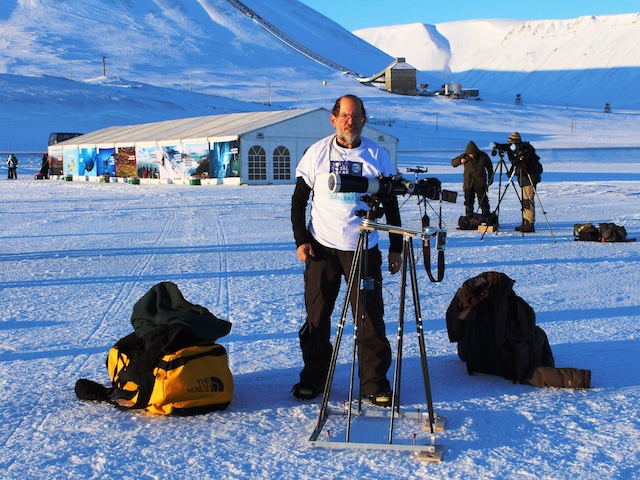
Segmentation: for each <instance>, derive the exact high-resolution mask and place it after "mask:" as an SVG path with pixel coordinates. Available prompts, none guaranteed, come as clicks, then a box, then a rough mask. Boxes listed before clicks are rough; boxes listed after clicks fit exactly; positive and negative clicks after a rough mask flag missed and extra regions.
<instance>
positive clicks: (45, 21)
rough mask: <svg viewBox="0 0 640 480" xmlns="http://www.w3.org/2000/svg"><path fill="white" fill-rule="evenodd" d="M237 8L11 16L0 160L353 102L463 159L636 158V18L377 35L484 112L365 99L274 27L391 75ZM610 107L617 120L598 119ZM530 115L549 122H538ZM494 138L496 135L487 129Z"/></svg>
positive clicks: (355, 45)
mask: <svg viewBox="0 0 640 480" xmlns="http://www.w3.org/2000/svg"><path fill="white" fill-rule="evenodd" d="M234 4H235V5H238V3H237V2H236V1H235V0H229V1H227V0H180V1H178V0H172V1H164V2H159V1H152V0H128V1H126V2H112V1H108V0H68V1H65V2H53V1H50V0H31V1H29V2H22V1H18V0H5V1H3V2H2V4H1V5H0V89H1V90H0V91H2V92H3V94H2V95H0V151H3V150H17V151H43V150H44V148H45V147H46V145H45V143H46V138H47V137H48V134H49V132H52V131H79V132H88V131H92V130H97V129H100V128H104V127H107V126H111V125H127V124H135V123H143V122H152V121H158V120H168V119H175V118H183V117H190V116H200V115H210V114H218V113H229V112H241V111H255V110H260V109H290V108H308V107H324V108H329V107H330V106H331V105H332V104H333V101H334V100H335V98H337V97H338V96H340V95H342V94H344V93H346V92H351V93H356V94H358V95H359V96H361V97H362V98H364V99H365V100H366V102H367V106H368V111H369V113H370V114H371V115H372V119H371V120H372V122H377V123H376V125H377V126H378V127H379V128H381V129H383V130H387V131H389V133H392V134H393V135H395V136H397V137H398V138H399V139H400V148H401V149H424V148H427V149H433V148H456V149H457V148H460V147H462V148H464V145H466V142H467V141H468V139H469V137H470V136H471V137H472V138H474V139H476V140H482V141H486V142H487V143H488V142H489V141H494V140H497V139H499V138H500V137H498V135H503V134H504V132H510V131H512V130H514V129H520V130H523V132H524V133H526V134H527V135H529V137H530V138H532V139H534V140H536V141H537V142H545V143H544V144H543V145H541V146H545V147H554V148H555V147H573V146H576V145H582V146H584V145H585V144H588V146H629V145H631V146H634V145H636V143H635V142H636V141H635V139H634V138H632V137H629V136H628V135H624V134H621V133H620V129H621V127H626V126H628V125H631V126H632V127H633V126H634V125H637V122H638V116H637V112H635V111H634V110H637V109H638V108H640V99H639V98H640V97H638V96H637V95H633V94H632V92H633V91H634V89H635V88H636V83H637V78H638V77H639V76H640V75H639V70H638V69H639V68H640V59H638V57H637V55H635V51H637V50H638V41H639V40H638V39H639V38H640V35H638V32H637V28H638V22H637V16H635V15H619V16H611V17H598V18H596V19H590V18H581V19H578V20H575V21H551V20H550V21H546V22H538V23H537V24H536V23H534V22H525V23H522V22H520V23H518V24H516V25H514V23H513V22H508V21H504V20H496V21H482V22H480V21H477V22H473V21H469V22H452V23H446V24H440V25H435V26H434V25H423V24H412V25H401V26H396V27H385V28H375V29H368V30H367V35H369V34H370V35H371V38H368V40H370V41H371V42H372V43H374V44H376V45H377V46H378V47H380V48H381V49H384V50H388V51H389V52H390V53H391V54H392V55H394V56H395V55H398V56H404V57H407V58H408V60H409V62H410V63H413V64H414V66H416V67H418V68H431V69H432V71H429V72H422V71H421V72H419V73H418V77H419V78H418V81H419V82H420V83H422V82H424V83H429V84H430V85H431V86H432V88H433V86H436V87H437V86H439V85H440V84H441V82H444V81H452V80H456V81H461V82H462V83H463V86H474V87H479V88H480V89H481V97H482V99H483V100H484V101H483V102H453V103H452V102H447V101H444V100H443V99H438V98H425V97H417V98H416V97H402V96H398V95H392V94H389V93H387V92H386V91H384V90H380V89H378V88H376V87H370V86H363V85H360V83H359V82H357V81H356V80H355V79H354V78H353V76H351V75H347V74H345V73H343V72H342V71H341V70H340V69H337V68H329V67H328V66H326V65H324V64H320V63H318V61H316V60H314V59H310V58H308V57H306V56H304V55H303V54H301V53H299V52H298V51H296V50H294V49H293V48H290V47H289V46H287V45H286V44H285V43H283V41H281V40H280V39H277V38H275V37H274V36H273V35H272V34H270V33H268V32H267V31H266V30H265V28H263V27H264V26H265V23H267V24H269V25H270V26H271V28H272V30H273V29H275V30H277V31H278V32H280V34H281V36H283V38H286V39H288V40H286V41H287V42H289V44H292V43H291V42H295V45H296V48H298V47H300V46H303V47H305V48H306V49H307V51H308V52H313V53H314V54H315V55H316V56H317V57H318V58H320V57H322V58H323V59H326V60H328V61H330V62H333V63H334V64H335V65H339V66H341V67H344V68H346V69H350V70H352V71H354V72H356V73H358V74H362V75H370V74H373V73H375V72H378V71H380V70H382V69H383V68H384V67H385V66H387V65H388V64H389V63H390V61H391V60H392V57H391V56H390V55H388V54H386V53H383V52H382V51H381V50H378V49H377V48H374V47H373V46H371V45H370V44H369V43H367V42H365V41H364V40H362V39H360V38H359V37H357V36H355V35H353V34H351V33H350V32H348V31H346V30H344V29H343V28H342V27H340V26H339V25H338V24H336V23H335V22H333V21H332V20H329V19H328V18H326V17H324V16H322V15H320V14H318V13H317V12H315V11H313V10H311V9H309V8H308V7H306V6H305V5H303V4H301V3H300V2H298V1H296V0H279V1H278V2H260V1H258V0H246V1H245V2H243V4H244V5H246V7H247V8H249V9H251V10H252V11H254V15H253V18H250V17H249V16H247V15H246V14H245V13H243V12H241V11H240V10H238V9H237V8H236V7H235V6H234ZM257 16H259V17H260V18H261V19H262V20H261V21H262V24H258V21H257ZM357 33H358V34H359V35H361V36H363V37H364V36H365V35H364V34H363V31H359V32H357ZM292 45H293V44H292ZM614 47H615V48H614ZM298 49H299V48H298ZM412 49H413V50H412ZM522 52H527V54H526V58H527V59H528V60H526V61H525V60H524V59H523V58H524V57H523V55H522ZM573 52H575V54H574V53H573ZM634 59H635V60H634ZM103 61H104V63H103ZM527 61H528V62H529V63H528V64H527V63H526V62H527ZM429 65H432V67H429ZM510 65H513V66H514V67H513V68H512V69H511V70H509V66H510ZM562 65H566V66H569V67H571V69H570V70H564V69H561V68H560V67H561V66H562ZM103 74H106V75H103ZM515 93H521V94H522V95H523V99H524V107H523V108H515V109H514V108H513V100H514V96H515ZM605 102H606V103H610V104H611V106H612V108H613V112H614V115H609V116H607V115H604V116H595V117H594V115H593V114H594V113H598V112H599V113H602V111H603V106H604V103H605ZM533 112H536V114H537V115H539V117H538V118H535V119H533V118H534V117H532V116H531V113H533ZM585 115H586V117H587V118H588V120H587V121H586V122H584V121H583V120H582V119H583V118H584V117H585ZM487 116H490V117H492V119H493V122H492V123H491V124H488V123H487V122H486V121H485V118H486V117H487ZM596 118H597V119H598V121H595V119H596ZM532 119H533V120H532ZM496 124H500V130H499V131H498V132H496V131H495V130H494V129H492V128H489V127H488V125H496ZM587 128H588V130H587ZM408 130H415V131H416V132H420V133H419V136H418V135H414V134H413V132H411V133H410V132H408ZM596 132H597V133H596ZM485 145H486V143H485Z"/></svg>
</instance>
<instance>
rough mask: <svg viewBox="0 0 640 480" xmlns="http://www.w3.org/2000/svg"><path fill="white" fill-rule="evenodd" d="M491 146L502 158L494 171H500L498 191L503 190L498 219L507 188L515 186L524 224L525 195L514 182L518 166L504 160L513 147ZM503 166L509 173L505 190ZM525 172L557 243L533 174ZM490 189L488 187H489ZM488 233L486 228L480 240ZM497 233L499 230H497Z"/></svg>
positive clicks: (497, 207) (498, 204)
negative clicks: (532, 176)
mask: <svg viewBox="0 0 640 480" xmlns="http://www.w3.org/2000/svg"><path fill="white" fill-rule="evenodd" d="M491 148H492V152H491V154H492V155H495V154H496V152H497V153H498V155H499V157H500V160H498V165H497V166H496V168H495V169H494V171H493V173H494V177H495V174H496V172H497V171H499V173H498V192H500V191H502V193H500V196H499V197H498V203H497V204H496V208H495V209H494V214H495V215H496V219H499V213H500V204H501V203H502V199H503V198H504V196H505V195H506V193H507V190H508V189H509V186H512V187H513V191H514V192H515V194H516V197H517V198H518V204H519V205H520V213H521V218H522V220H521V225H523V224H524V207H523V196H522V195H521V193H520V192H518V189H517V187H516V185H515V182H514V178H515V177H516V171H517V169H516V167H515V165H512V166H511V167H510V168H509V167H507V165H506V162H505V160H504V154H505V152H506V150H507V149H509V148H511V145H510V144H497V143H493V142H492V143H491ZM503 168H504V172H505V173H506V174H507V177H508V180H507V183H506V185H505V187H504V190H502V173H503ZM523 173H525V174H526V176H527V178H528V179H529V184H530V185H531V188H532V189H533V193H534V198H535V199H536V200H538V204H539V205H540V211H541V212H542V215H543V216H544V219H545V222H546V224H547V228H548V229H549V232H550V233H551V238H552V239H553V243H556V239H555V237H554V235H553V231H552V230H551V225H550V224H549V219H548V218H547V212H546V211H545V210H544V207H543V206H542V201H541V200H540V196H539V195H538V190H537V188H536V186H535V184H534V183H533V180H532V178H531V175H530V174H529V173H528V172H523V171H521V172H520V175H522V174H523ZM487 190H488V189H487ZM498 221H499V220H498ZM485 233H486V230H485V231H484V232H483V233H482V236H481V237H480V240H482V239H483V238H484V235H485ZM496 233H497V231H496ZM524 233H525V232H524V231H522V235H523V236H524Z"/></svg>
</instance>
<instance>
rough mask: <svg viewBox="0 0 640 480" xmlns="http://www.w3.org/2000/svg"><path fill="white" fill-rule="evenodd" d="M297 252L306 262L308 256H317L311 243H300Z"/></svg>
mask: <svg viewBox="0 0 640 480" xmlns="http://www.w3.org/2000/svg"><path fill="white" fill-rule="evenodd" d="M296 254H297V255H298V258H299V259H300V260H302V261H303V262H306V261H307V259H308V258H310V257H313V256H315V254H314V253H313V247H312V246H311V244H310V243H303V244H302V245H300V246H299V247H298V250H297V251H296Z"/></svg>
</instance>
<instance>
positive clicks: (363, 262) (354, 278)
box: [309, 174, 456, 461]
mask: <svg viewBox="0 0 640 480" xmlns="http://www.w3.org/2000/svg"><path fill="white" fill-rule="evenodd" d="M328 186H329V190H330V191H331V193H337V192H344V193H362V194H363V196H362V197H361V199H362V201H364V202H365V203H366V204H367V206H368V207H369V209H368V210H366V211H363V212H362V215H361V216H364V217H365V219H364V220H363V221H362V224H361V225H360V227H359V234H358V242H357V246H356V250H355V254H354V256H353V261H352V265H351V268H350V274H349V278H348V281H347V293H346V295H345V300H344V304H343V306H342V310H341V317H340V322H339V325H338V330H337V334H336V339H335V342H334V347H333V351H332V357H331V361H330V365H329V372H328V374H327V379H326V382H325V386H324V394H323V398H322V404H321V407H320V412H319V414H318V421H317V424H316V428H315V430H314V431H313V433H312V435H311V438H310V439H309V441H310V443H311V444H312V445H313V446H323V447H328V448H384V449H396V450H409V451H412V452H414V453H416V454H418V455H419V456H422V457H423V458H422V459H424V460H432V461H437V460H439V459H440V458H441V456H442V447H441V446H438V445H436V444H435V432H436V430H437V429H442V428H444V427H443V425H444V419H443V418H442V417H438V416H437V415H436V414H435V413H434V411H433V401H432V396H431V386H430V382H429V371H428V367H427V354H426V343H425V339H424V331H423V326H422V314H421V312H420V296H419V291H418V281H417V273H416V262H415V256H414V251H413V244H412V239H413V238H420V239H421V240H422V241H423V243H424V244H426V245H428V244H429V241H430V239H431V238H436V239H437V240H436V241H437V249H438V253H439V260H440V259H441V260H442V269H441V273H442V276H444V248H445V244H446V231H445V230H444V229H442V228H436V227H432V226H429V225H427V226H423V228H421V229H408V228H404V227H400V226H395V225H386V224H380V223H378V222H377V221H376V219H378V218H380V217H381V216H382V215H381V212H380V205H381V203H382V200H383V199H384V198H385V197H388V196H392V195H419V196H421V197H425V198H430V199H438V200H442V199H443V196H444V195H445V194H443V191H442V189H441V185H440V181H439V180H437V179H435V178H432V179H425V180H421V181H419V182H416V183H414V182H410V181H407V180H405V179H404V178H402V176H400V175H394V176H389V177H378V178H366V177H357V176H351V175H339V174H331V175H330V177H329V184H328ZM451 193H452V194H453V197H452V196H451ZM446 195H447V198H448V199H449V200H447V201H452V200H451V199H452V198H453V201H455V196H456V194H455V192H449V193H447V194H446ZM374 230H377V231H386V232H389V233H392V234H398V235H402V237H403V249H402V267H401V278H402V279H401V285H400V290H401V291H400V306H399V319H398V334H397V337H396V338H397V346H396V358H395V370H394V377H393V384H392V395H391V398H392V400H391V405H390V406H391V411H390V412H389V439H388V443H387V444H379V443H363V442H357V443H354V442H351V438H350V436H351V420H352V414H354V413H355V414H356V415H360V414H361V408H362V402H361V398H362V395H361V393H360V392H358V395H357V397H356V398H358V399H359V400H358V403H357V407H356V408H355V409H354V407H353V402H354V396H355V395H354V381H355V378H356V377H357V375H356V359H357V355H356V349H357V348H359V342H361V341H362V334H361V333H360V330H361V329H362V328H363V327H364V325H365V312H364V311H363V307H362V306H363V305H365V304H366V301H365V298H366V295H367V290H368V289H371V288H372V287H371V282H370V279H368V278H366V272H368V268H367V262H368V259H367V252H368V250H369V248H368V244H369V234H370V233H371V232H372V231H374ZM423 248H424V246H423ZM427 265H428V263H427V259H426V258H425V267H427ZM427 271H428V272H429V276H430V279H432V281H440V280H442V278H440V279H439V280H435V279H433V277H432V276H431V273H430V271H429V267H427ZM439 271H440V262H439ZM407 276H409V278H410V282H411V291H412V297H413V305H414V311H415V317H416V330H417V334H418V346H419V351H420V360H421V365H422V375H423V382H424V388H425V396H426V403H427V416H428V425H427V424H425V429H428V430H429V432H430V437H431V442H430V444H429V445H418V444H413V445H407V444H406V443H405V444H394V443H393V435H394V428H393V427H394V421H396V418H399V417H407V416H411V415H407V414H406V413H405V412H403V414H402V415H401V414H400V379H401V371H402V368H401V365H402V346H403V336H404V311H405V298H406V296H407V290H406V288H407ZM352 294H355V296H356V300H355V305H356V307H355V311H354V312H353V317H354V335H353V337H354V338H353V350H352V355H351V375H350V385H349V398H348V402H347V406H346V410H344V409H343V410H342V411H341V412H338V411H332V410H331V409H329V396H330V393H331V386H332V384H333V379H334V374H335V370H336V366H337V363H338V356H339V349H340V343H341V339H342V335H343V332H344V325H345V322H346V317H347V315H348V312H349V299H350V298H351V297H352ZM354 410H355V412H354ZM345 411H346V433H345V440H344V442H339V441H335V440H329V441H323V440H322V439H321V438H320V434H321V433H322V431H323V430H324V428H325V423H326V422H327V420H328V418H329V416H330V415H331V414H333V413H338V414H340V415H341V416H342V417H344V416H345ZM417 416H418V418H421V417H420V413H419V411H418V412H417Z"/></svg>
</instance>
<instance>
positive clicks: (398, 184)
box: [329, 173, 458, 203]
mask: <svg viewBox="0 0 640 480" xmlns="http://www.w3.org/2000/svg"><path fill="white" fill-rule="evenodd" d="M329 191H330V192H331V193H337V192H345V193H371V194H373V195H378V196H391V195H416V196H420V197H424V198H427V199H429V200H442V201H445V202H450V203H455V202H456V200H457V198H458V193H457V192H453V191H451V190H443V189H442V184H441V182H440V180H438V179H437V178H433V177H431V178H423V179H422V180H419V181H418V182H417V183H413V182H410V181H408V180H406V179H405V178H403V177H402V175H390V176H388V177H383V176H379V177H376V178H368V177H359V176H356V175H342V174H337V173H332V174H331V175H329Z"/></svg>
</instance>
